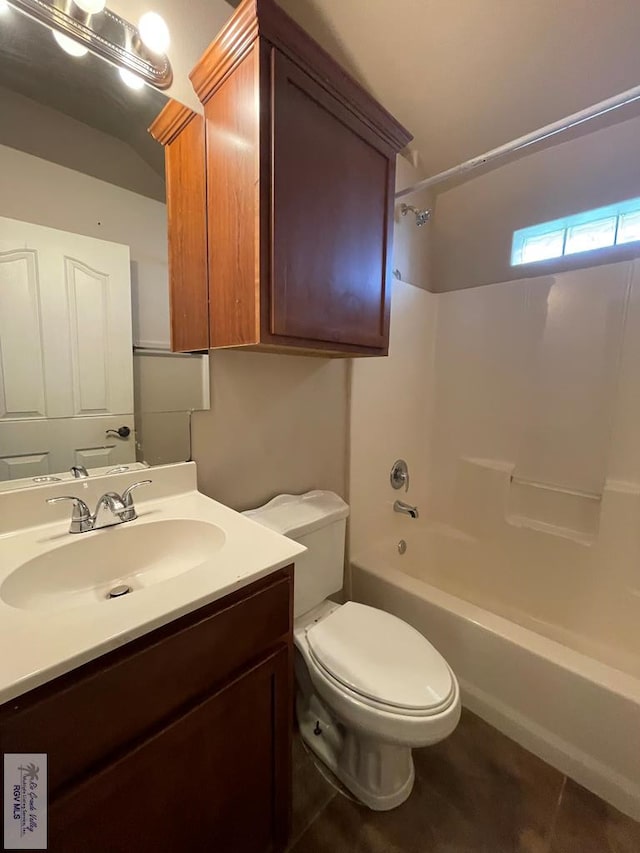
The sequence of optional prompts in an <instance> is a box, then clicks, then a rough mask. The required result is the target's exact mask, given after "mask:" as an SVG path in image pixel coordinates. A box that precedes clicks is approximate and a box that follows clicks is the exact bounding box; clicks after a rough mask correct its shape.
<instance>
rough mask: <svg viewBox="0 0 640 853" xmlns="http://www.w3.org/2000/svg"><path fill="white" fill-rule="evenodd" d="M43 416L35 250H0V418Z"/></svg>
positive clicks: (38, 296)
mask: <svg viewBox="0 0 640 853" xmlns="http://www.w3.org/2000/svg"><path fill="white" fill-rule="evenodd" d="M44 416H45V379H44V363H43V359H42V328H41V319H40V289H39V283H38V264H37V254H36V252H34V251H32V250H8V251H3V252H1V253H0V419H14V418H42V417H44Z"/></svg>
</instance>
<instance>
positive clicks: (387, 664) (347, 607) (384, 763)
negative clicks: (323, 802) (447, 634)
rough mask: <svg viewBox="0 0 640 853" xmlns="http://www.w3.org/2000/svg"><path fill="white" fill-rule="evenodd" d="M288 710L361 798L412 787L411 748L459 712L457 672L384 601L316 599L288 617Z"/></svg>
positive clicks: (451, 724) (441, 734) (385, 800)
mask: <svg viewBox="0 0 640 853" xmlns="http://www.w3.org/2000/svg"><path fill="white" fill-rule="evenodd" d="M294 638H295V646H296V682H297V698H296V712H297V717H298V723H299V725H300V732H301V734H302V737H303V739H304V740H305V742H306V743H307V744H308V746H309V747H310V748H311V749H312V751H313V752H314V753H315V754H316V755H317V756H318V757H319V758H320V759H321V760H322V761H323V762H324V763H325V764H326V765H327V766H328V767H329V768H330V769H331V770H332V771H333V772H334V773H335V775H336V776H337V777H338V778H339V779H340V781H341V782H342V783H343V784H344V785H345V786H346V787H347V788H348V789H349V790H350V791H351V792H352V793H354V794H355V796H356V797H357V798H358V799H359V800H361V801H362V802H363V803H364V804H365V805H367V806H369V808H371V809H375V810H376V811H383V810H387V809H392V808H395V807H396V806H399V805H400V804H401V803H402V802H404V801H405V800H406V799H407V797H408V796H409V794H410V793H411V790H412V788H413V780H414V770H413V759H412V755H411V750H412V748H414V747H418V746H429V745H430V744H434V743H437V742H438V741H440V740H443V739H444V738H446V737H448V735H450V734H451V732H452V731H453V730H454V729H455V727H456V726H457V724H458V721H459V719H460V691H459V687H458V683H457V680H456V678H455V676H454V674H453V672H452V671H451V669H450V668H449V666H448V665H447V663H446V662H445V660H444V659H443V658H442V657H441V655H440V654H438V652H437V651H436V650H435V649H434V648H433V646H432V645H431V644H430V643H429V642H428V641H427V640H425V638H424V637H423V636H422V635H421V634H419V633H418V632H417V631H415V630H414V629H413V628H411V627H410V626H409V625H407V624H406V623H405V622H403V621H402V620H400V619H397V618H396V617H395V616H392V615H390V614H388V613H385V612H384V611H381V610H377V609H375V608H373V607H367V606H365V605H362V604H356V603H355V602H347V604H344V605H341V606H340V605H336V604H334V603H332V602H323V603H322V604H321V605H320V606H319V607H318V608H315V609H314V610H313V611H312V612H311V613H309V614H305V615H304V616H302V617H301V618H299V619H298V620H296V624H295V628H294Z"/></svg>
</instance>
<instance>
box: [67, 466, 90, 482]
mask: <svg viewBox="0 0 640 853" xmlns="http://www.w3.org/2000/svg"><path fill="white" fill-rule="evenodd" d="M69 471H71V473H72V474H73V476H74V477H75V479H76V480H84V479H86V478H87V477H88V476H89V472H88V471H87V469H86V468H85V467H84V465H72V466H71V468H69Z"/></svg>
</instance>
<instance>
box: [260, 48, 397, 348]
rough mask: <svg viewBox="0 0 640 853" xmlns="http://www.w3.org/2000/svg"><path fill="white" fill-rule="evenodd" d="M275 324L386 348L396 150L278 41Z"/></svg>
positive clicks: (304, 334) (283, 331)
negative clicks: (283, 51)
mask: <svg viewBox="0 0 640 853" xmlns="http://www.w3.org/2000/svg"><path fill="white" fill-rule="evenodd" d="M272 86H273V91H272V99H273V103H272V109H273V139H272V165H273V198H272V205H271V208H272V223H271V229H272V239H273V246H272V265H271V290H270V296H271V306H270V308H271V311H270V332H271V334H273V335H279V336H286V337H293V338H306V339H309V340H317V341H330V342H333V343H337V344H340V343H342V344H354V345H360V346H366V347H380V348H385V349H386V346H387V340H388V321H389V310H388V309H389V304H388V276H389V273H390V269H389V267H390V257H391V240H392V233H391V232H392V213H393V193H394V179H395V156H394V155H393V152H392V151H391V149H388V148H387V147H386V145H385V143H384V142H383V141H381V140H380V138H379V137H377V136H376V135H374V134H373V133H372V132H371V130H370V129H369V128H368V127H367V125H366V124H365V123H364V122H363V121H361V120H360V119H359V118H358V117H357V116H356V115H355V114H354V113H353V112H352V111H350V110H349V109H348V108H347V107H346V106H345V105H344V104H342V103H341V102H340V101H338V100H337V99H336V98H334V97H333V96H332V95H330V94H329V93H328V92H327V91H326V90H325V89H324V88H323V87H322V86H320V85H318V83H316V82H315V81H314V80H312V78H311V77H309V76H308V75H307V74H306V73H305V72H304V71H302V70H301V69H300V68H298V66H296V65H294V64H293V63H292V62H290V61H289V60H288V59H286V58H285V57H284V56H282V54H280V53H279V52H278V51H277V50H275V49H273V51H272Z"/></svg>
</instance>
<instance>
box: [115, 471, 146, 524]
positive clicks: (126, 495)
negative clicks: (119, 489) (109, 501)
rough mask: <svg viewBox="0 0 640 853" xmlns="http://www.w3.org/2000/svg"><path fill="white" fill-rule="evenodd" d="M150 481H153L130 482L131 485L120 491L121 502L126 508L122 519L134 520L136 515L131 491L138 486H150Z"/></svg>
mask: <svg viewBox="0 0 640 853" xmlns="http://www.w3.org/2000/svg"><path fill="white" fill-rule="evenodd" d="M151 483H153V480H139V481H138V482H137V483H132V485H130V486H129V487H128V488H127V489H125V490H124V492H123V493H122V502H123V504H124V505H125V507H126V508H127V509H126V512H125V514H124V515H123V517H122V520H123V521H135V520H136V518H137V517H138V513H137V512H136V508H135V505H134V503H133V498H132V496H131V492H133V491H134V489H137V488H138V486H150V485H151Z"/></svg>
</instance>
